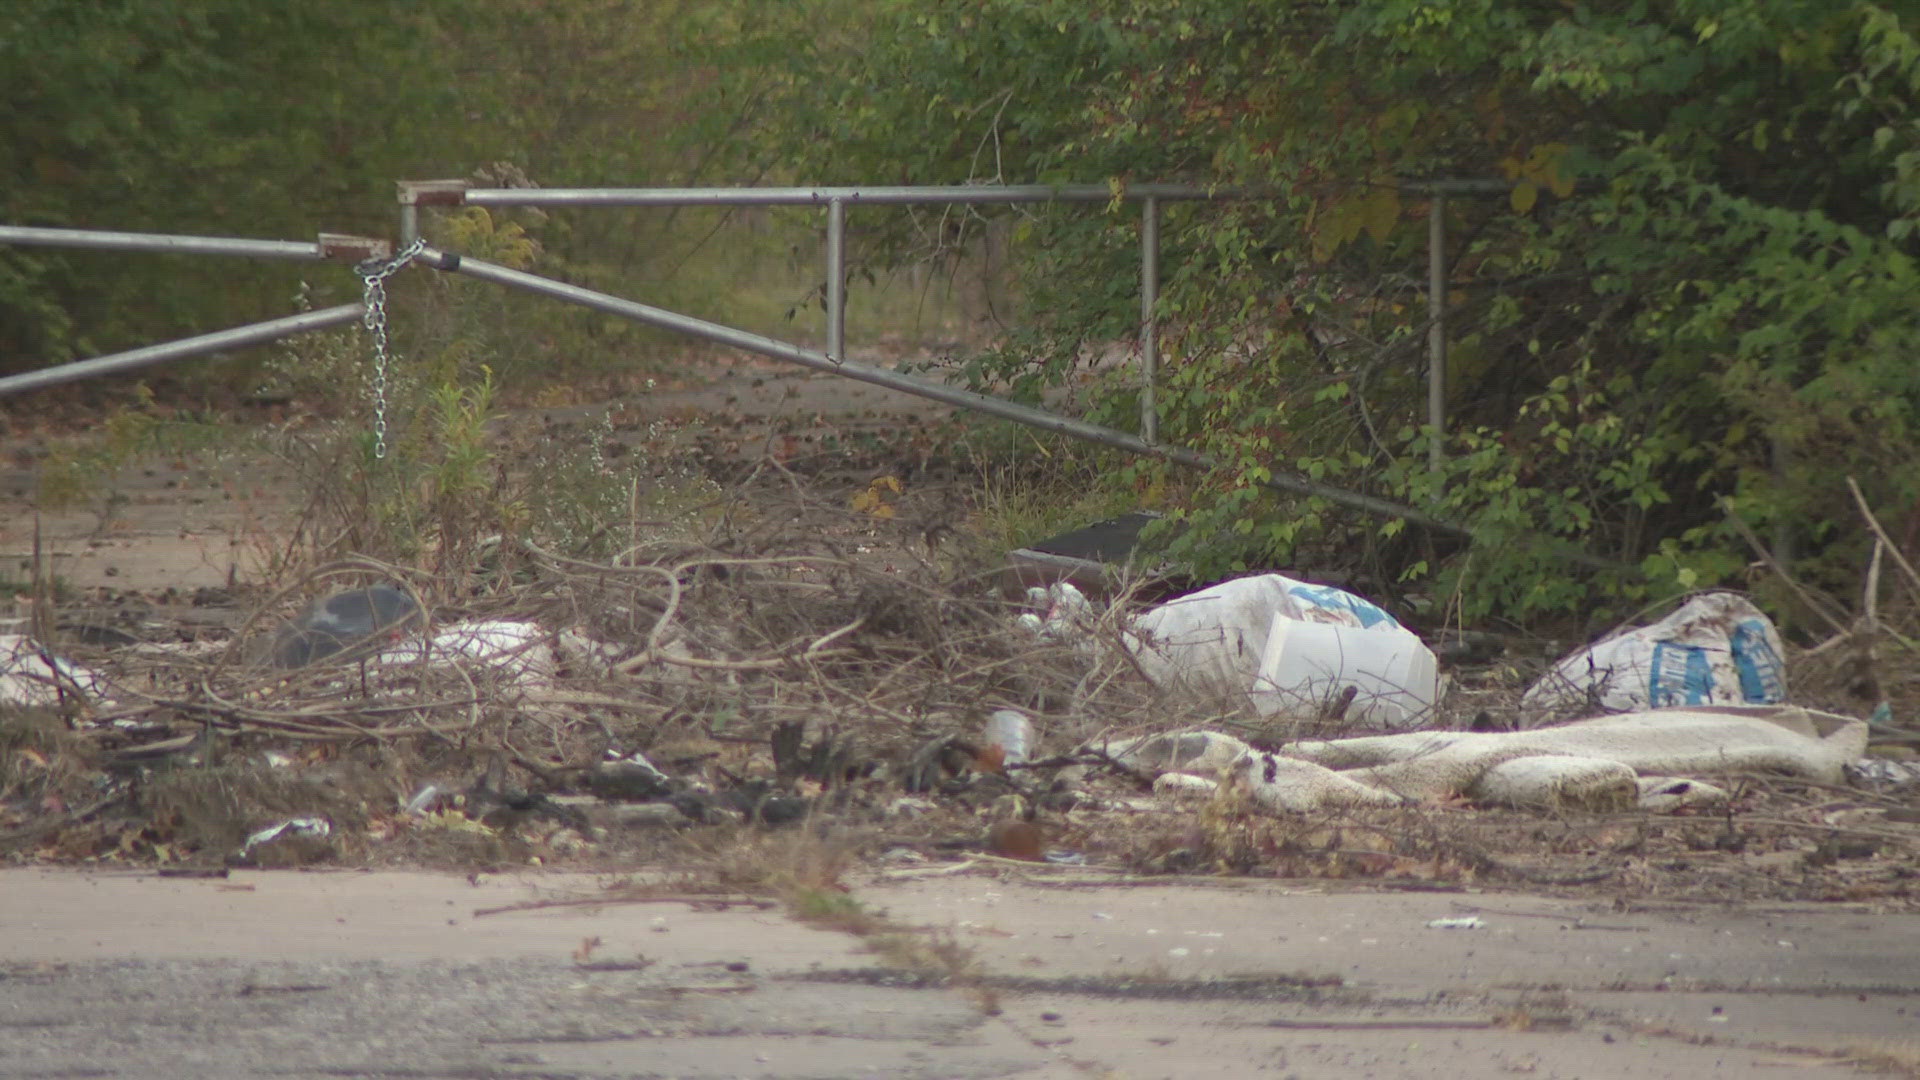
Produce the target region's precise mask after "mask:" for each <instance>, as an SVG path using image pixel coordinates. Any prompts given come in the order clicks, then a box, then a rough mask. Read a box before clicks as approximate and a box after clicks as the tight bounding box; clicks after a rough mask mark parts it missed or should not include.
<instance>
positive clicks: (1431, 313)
mask: <svg viewBox="0 0 1920 1080" xmlns="http://www.w3.org/2000/svg"><path fill="white" fill-rule="evenodd" d="M1446 239H1447V197H1446V196H1445V195H1444V194H1442V193H1441V191H1440V188H1439V185H1435V186H1434V188H1433V203H1432V205H1431V206H1430V207H1429V209H1428V211H1427V426H1428V427H1430V428H1432V429H1433V435H1432V441H1431V442H1429V443H1428V444H1427V465H1428V467H1429V468H1431V469H1432V470H1433V474H1434V478H1435V480H1436V482H1437V481H1438V479H1439V476H1440V470H1441V468H1442V467H1443V466H1444V465H1445V464H1446V462H1447V451H1446V447H1444V446H1442V445H1441V441H1442V438H1443V437H1444V436H1445V434H1446V428H1447V315H1446V312H1447V250H1446Z"/></svg>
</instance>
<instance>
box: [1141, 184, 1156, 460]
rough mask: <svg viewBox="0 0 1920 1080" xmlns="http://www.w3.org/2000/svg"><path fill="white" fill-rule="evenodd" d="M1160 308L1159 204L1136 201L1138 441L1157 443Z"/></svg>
mask: <svg viewBox="0 0 1920 1080" xmlns="http://www.w3.org/2000/svg"><path fill="white" fill-rule="evenodd" d="M1159 304H1160V200H1159V199H1158V198H1157V197H1155V196H1152V195H1149V196H1147V197H1146V198H1144V199H1141V200H1140V438H1141V439H1143V440H1145V441H1146V442H1149V443H1154V442H1159V441H1160V410H1159V409H1158V408H1157V407H1156V406H1155V404H1154V400H1153V383H1154V379H1155V376H1156V373H1157V372H1158V370H1159V367H1160V334H1159V329H1160V327H1159V323H1158V321H1157V320H1156V319H1155V317H1154V311H1153V309H1154V308H1156V307H1158V306H1159Z"/></svg>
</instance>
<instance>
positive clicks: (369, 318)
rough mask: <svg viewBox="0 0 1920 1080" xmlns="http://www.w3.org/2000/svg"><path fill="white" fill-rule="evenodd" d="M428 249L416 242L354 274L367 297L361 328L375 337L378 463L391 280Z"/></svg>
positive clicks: (383, 441) (372, 386)
mask: <svg viewBox="0 0 1920 1080" xmlns="http://www.w3.org/2000/svg"><path fill="white" fill-rule="evenodd" d="M426 246H427V245H426V242H425V241H423V240H415V241H414V242H413V243H411V244H408V245H407V246H406V247H404V248H401V249H400V250H399V251H398V252H397V253H395V254H394V256H393V257H392V258H390V259H368V260H367V261H365V262H363V263H359V264H356V265H355V266H354V268H353V272H354V273H356V274H358V275H360V281H361V283H362V291H363V293H364V296H363V298H362V300H361V306H363V307H365V308H366V313H365V314H363V315H362V316H361V317H360V325H362V326H364V327H366V328H367V333H368V334H370V335H371V336H372V337H373V374H372V376H371V378H370V379H369V381H368V387H367V388H368V390H370V391H371V392H372V394H373V456H374V458H376V459H384V458H385V457H386V456H387V368H388V365H389V364H390V363H391V357H389V356H388V354H387V279H388V278H390V277H392V276H393V275H394V274H395V273H397V272H398V271H399V270H400V268H401V267H403V266H405V265H407V264H408V263H410V262H412V261H413V258H414V256H416V255H418V254H420V252H422V251H424V250H426Z"/></svg>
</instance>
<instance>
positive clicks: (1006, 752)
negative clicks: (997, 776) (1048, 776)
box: [984, 709, 1034, 767]
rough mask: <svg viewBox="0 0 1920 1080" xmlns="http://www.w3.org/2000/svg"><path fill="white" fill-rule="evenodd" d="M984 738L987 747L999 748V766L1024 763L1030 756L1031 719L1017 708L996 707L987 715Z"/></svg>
mask: <svg viewBox="0 0 1920 1080" xmlns="http://www.w3.org/2000/svg"><path fill="white" fill-rule="evenodd" d="M984 739H985V742H986V744H987V745H988V746H989V747H993V748H997V749H998V750H999V752H1000V764H1001V766H1003V767H1010V766H1014V765H1024V764H1026V763H1027V760H1028V758H1029V757H1031V756H1032V750H1033V746H1034V737H1033V721H1031V720H1029V719H1027V714H1026V713H1023V712H1020V711H1019V710H1017V709H996V710H995V711H994V713H993V715H991V716H989V717H987V730H986V734H985V736H984Z"/></svg>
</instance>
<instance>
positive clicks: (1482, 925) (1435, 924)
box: [1427, 915, 1487, 930]
mask: <svg viewBox="0 0 1920 1080" xmlns="http://www.w3.org/2000/svg"><path fill="white" fill-rule="evenodd" d="M1486 927H1487V923H1486V920H1484V919H1482V918H1481V917H1480V916H1478V915H1462V916H1459V917H1457V918H1451V919H1428V920H1427V929H1429V930H1484V929H1486Z"/></svg>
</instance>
